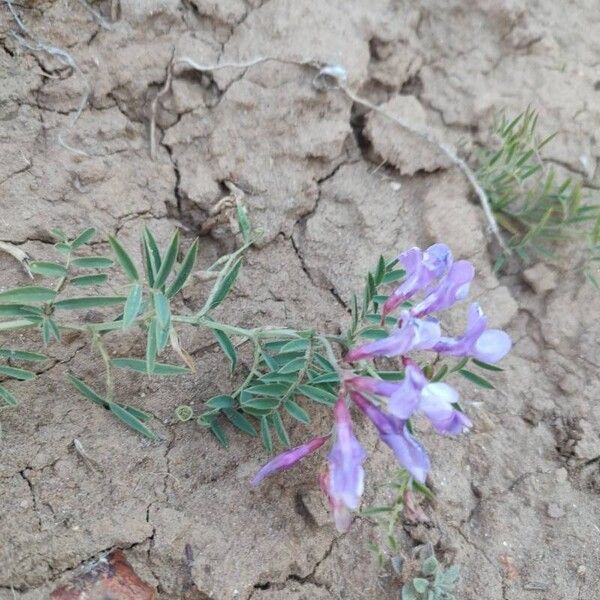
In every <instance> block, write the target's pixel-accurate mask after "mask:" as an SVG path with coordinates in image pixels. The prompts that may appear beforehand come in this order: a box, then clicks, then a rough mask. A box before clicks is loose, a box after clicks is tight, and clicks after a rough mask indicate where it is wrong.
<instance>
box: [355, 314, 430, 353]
mask: <svg viewBox="0 0 600 600" xmlns="http://www.w3.org/2000/svg"><path fill="white" fill-rule="evenodd" d="M400 323H401V324H400V326H399V327H397V328H396V329H394V330H392V332H391V333H390V335H389V336H388V337H385V338H383V339H381V340H376V341H374V342H368V343H366V344H363V345H362V346H358V347H357V348H353V349H352V350H350V352H348V354H346V356H345V360H346V361H347V362H356V361H357V360H363V359H365V358H373V357H375V356H387V357H390V356H398V355H400V354H404V353H406V352H409V351H410V350H428V349H430V348H433V346H435V344H437V342H438V340H439V339H440V337H441V330H440V325H439V323H438V322H437V321H436V320H435V319H417V318H416V317H414V316H412V315H411V314H410V313H409V312H408V311H404V312H403V313H402V316H401V318H400Z"/></svg>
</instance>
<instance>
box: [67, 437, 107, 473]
mask: <svg viewBox="0 0 600 600" xmlns="http://www.w3.org/2000/svg"><path fill="white" fill-rule="evenodd" d="M73 448H75V452H76V453H77V454H78V455H79V456H80V457H81V460H82V461H83V464H84V465H85V466H86V467H87V468H88V469H89V470H90V471H92V472H96V471H99V472H100V473H102V472H103V471H104V469H103V468H102V465H101V464H100V463H99V462H98V461H97V460H96V459H94V458H92V457H91V456H90V455H89V454H88V453H87V452H86V451H85V449H84V447H83V445H82V443H81V442H80V441H79V440H78V439H77V438H75V439H74V440H73Z"/></svg>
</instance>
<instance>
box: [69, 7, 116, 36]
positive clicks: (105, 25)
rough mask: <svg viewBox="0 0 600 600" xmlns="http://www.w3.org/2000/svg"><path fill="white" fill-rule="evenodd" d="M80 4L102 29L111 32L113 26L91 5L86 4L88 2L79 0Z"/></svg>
mask: <svg viewBox="0 0 600 600" xmlns="http://www.w3.org/2000/svg"><path fill="white" fill-rule="evenodd" d="M77 1H78V2H79V4H81V5H82V6H83V7H84V8H85V9H86V10H87V11H88V12H89V13H90V14H91V15H92V17H94V21H96V23H98V25H100V27H102V29H107V30H111V29H112V26H111V24H110V23H109V22H108V21H107V20H106V19H105V18H104V17H103V16H102V15H101V14H100V13H99V12H98V11H97V10H96V9H95V8H94V7H93V6H91V5H90V4H88V3H87V2H86V0H77Z"/></svg>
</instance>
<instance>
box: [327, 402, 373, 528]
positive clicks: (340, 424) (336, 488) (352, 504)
mask: <svg viewBox="0 0 600 600" xmlns="http://www.w3.org/2000/svg"><path fill="white" fill-rule="evenodd" d="M334 415H335V434H336V440H335V444H334V445H333V448H332V449H331V452H330V453H329V456H328V458H329V476H328V481H327V486H326V487H327V492H326V493H327V496H328V497H329V501H330V504H331V508H332V511H333V514H334V519H335V522H336V526H337V527H338V529H339V530H340V531H346V529H343V528H342V527H341V526H342V525H343V524H345V523H346V519H345V517H344V516H343V515H344V514H345V512H346V511H345V509H348V510H356V509H357V508H358V506H359V504H360V497H361V496H362V493H363V489H364V474H365V473H364V470H363V468H362V463H363V462H364V461H365V459H366V458H367V454H366V452H365V451H364V449H363V447H362V446H361V445H360V443H359V441H358V440H357V439H356V437H355V435H354V433H353V432H352V422H351V420H350V411H349V410H348V407H347V406H346V403H345V401H344V396H343V395H342V394H340V396H339V397H338V400H337V403H336V405H335V408H334Z"/></svg>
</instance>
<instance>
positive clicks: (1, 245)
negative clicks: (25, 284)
mask: <svg viewBox="0 0 600 600" xmlns="http://www.w3.org/2000/svg"><path fill="white" fill-rule="evenodd" d="M0 251H1V252H6V253H7V254H10V255H11V256H13V257H14V258H16V259H17V260H18V261H19V262H20V263H21V264H22V265H23V268H24V269H25V272H26V273H27V275H29V277H31V279H33V274H32V273H31V270H30V269H29V261H30V260H31V257H30V256H29V254H27V252H25V250H21V248H19V246H15V245H14V244H9V243H8V242H0Z"/></svg>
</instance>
